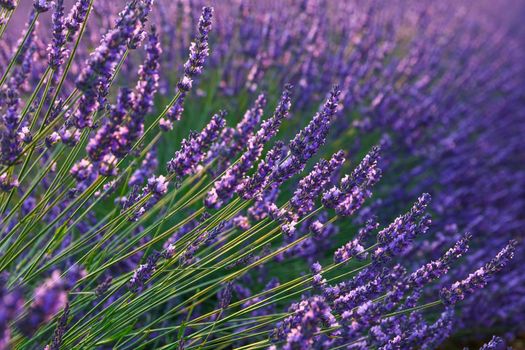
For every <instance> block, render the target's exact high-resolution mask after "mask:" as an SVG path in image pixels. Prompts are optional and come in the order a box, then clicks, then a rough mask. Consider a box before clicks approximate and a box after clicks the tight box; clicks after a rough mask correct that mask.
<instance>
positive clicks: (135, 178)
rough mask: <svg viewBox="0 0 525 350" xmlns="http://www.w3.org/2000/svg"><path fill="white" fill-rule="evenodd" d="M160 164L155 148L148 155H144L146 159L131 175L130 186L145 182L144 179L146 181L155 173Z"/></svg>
mask: <svg viewBox="0 0 525 350" xmlns="http://www.w3.org/2000/svg"><path fill="white" fill-rule="evenodd" d="M158 165H159V162H158V160H157V152H156V151H155V150H151V151H149V152H148V153H146V157H144V160H143V161H142V163H141V164H140V166H139V167H138V168H137V170H135V171H134V172H133V174H131V177H130V178H129V181H128V186H129V187H133V186H141V185H142V184H144V181H146V179H147V178H149V177H150V176H152V175H153V174H154V173H155V171H156V170H157V167H158Z"/></svg>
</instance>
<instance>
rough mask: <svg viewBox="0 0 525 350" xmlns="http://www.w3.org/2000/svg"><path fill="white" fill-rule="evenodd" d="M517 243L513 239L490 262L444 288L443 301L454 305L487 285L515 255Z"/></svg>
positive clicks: (442, 292) (441, 292)
mask: <svg viewBox="0 0 525 350" xmlns="http://www.w3.org/2000/svg"><path fill="white" fill-rule="evenodd" d="M516 244H517V242H516V241H511V242H510V243H509V244H508V245H506V246H505V247H504V248H503V249H502V250H501V251H500V252H499V253H498V254H497V255H496V256H495V257H494V258H493V259H492V260H491V261H490V262H488V263H486V264H485V265H484V266H482V267H480V268H479V269H477V270H476V271H474V272H473V273H471V274H470V275H468V277H467V278H465V279H464V280H461V281H457V282H454V283H453V284H452V285H451V286H450V287H444V288H442V289H441V291H440V293H439V295H440V298H441V300H442V301H443V303H444V304H446V305H454V304H456V303H457V302H459V301H461V300H463V299H465V297H466V296H467V295H469V294H472V293H474V292H476V291H477V290H478V289H481V288H483V287H485V286H486V285H487V283H488V280H489V279H490V278H491V277H492V276H493V275H494V274H496V273H497V272H499V271H500V270H501V269H503V267H504V266H505V265H506V264H507V263H508V262H509V261H510V260H511V259H512V258H513V257H514V251H515V249H516Z"/></svg>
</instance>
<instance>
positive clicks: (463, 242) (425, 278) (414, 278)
mask: <svg viewBox="0 0 525 350" xmlns="http://www.w3.org/2000/svg"><path fill="white" fill-rule="evenodd" d="M469 239H470V235H468V234H467V235H465V237H463V238H461V239H460V240H459V241H457V242H456V244H455V245H454V246H453V247H452V248H450V249H449V250H448V251H447V252H446V253H445V254H444V255H443V256H442V257H441V258H440V259H438V260H435V261H431V262H429V263H427V264H425V265H423V266H421V267H420V268H419V269H417V270H416V271H414V272H413V273H412V274H411V275H410V276H409V277H408V283H409V284H410V285H415V286H417V287H423V286H424V285H425V284H427V283H428V282H430V281H432V280H436V279H438V278H440V277H442V276H444V275H445V274H446V273H447V272H448V271H449V269H450V265H451V264H452V262H454V260H456V259H458V258H460V257H461V256H462V255H463V254H465V253H466V252H467V250H468V241H469Z"/></svg>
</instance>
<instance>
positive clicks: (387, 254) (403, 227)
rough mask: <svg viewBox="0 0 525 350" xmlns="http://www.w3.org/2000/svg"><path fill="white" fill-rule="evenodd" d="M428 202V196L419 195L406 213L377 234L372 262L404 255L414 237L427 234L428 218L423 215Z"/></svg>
mask: <svg viewBox="0 0 525 350" xmlns="http://www.w3.org/2000/svg"><path fill="white" fill-rule="evenodd" d="M429 202H430V195H429V194H427V193H425V194H423V195H421V196H420V197H419V198H418V200H417V202H416V203H415V204H414V205H413V206H412V208H411V209H410V211H409V212H408V213H406V214H405V215H402V216H400V217H398V218H396V219H395V220H394V222H392V223H391V224H390V225H389V226H388V227H386V228H384V229H383V230H381V231H380V232H379V233H378V234H377V241H378V243H379V246H378V247H377V248H376V249H375V250H374V252H373V253H372V258H373V260H374V261H377V262H379V261H385V260H389V259H390V258H392V257H393V256H397V255H400V254H402V253H404V252H405V250H406V249H407V248H408V247H409V246H410V245H411V244H412V241H413V240H414V238H415V237H416V236H418V235H420V234H424V233H425V232H427V230H428V227H429V225H430V218H429V216H428V215H425V214H424V213H425V210H426V207H427V206H428V203H429Z"/></svg>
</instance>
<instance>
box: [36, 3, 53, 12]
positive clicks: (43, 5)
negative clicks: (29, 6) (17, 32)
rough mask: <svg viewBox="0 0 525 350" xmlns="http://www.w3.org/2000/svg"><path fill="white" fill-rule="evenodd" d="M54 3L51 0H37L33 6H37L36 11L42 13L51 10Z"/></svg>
mask: <svg viewBox="0 0 525 350" xmlns="http://www.w3.org/2000/svg"><path fill="white" fill-rule="evenodd" d="M52 4H53V3H52V2H51V1H49V0H35V2H34V3H33V7H34V8H35V10H36V12H40V13H42V12H47V11H49V8H50V7H51V5H52Z"/></svg>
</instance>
